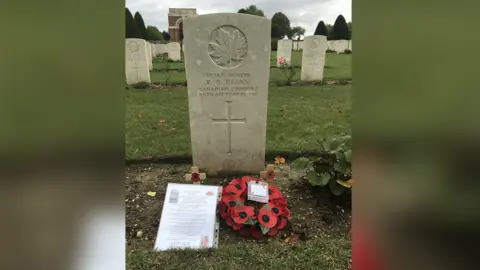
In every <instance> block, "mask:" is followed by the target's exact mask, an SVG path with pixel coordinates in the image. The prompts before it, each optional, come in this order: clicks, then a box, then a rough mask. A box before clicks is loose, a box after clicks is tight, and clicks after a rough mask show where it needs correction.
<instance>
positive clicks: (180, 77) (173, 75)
mask: <svg viewBox="0 0 480 270" xmlns="http://www.w3.org/2000/svg"><path fill="white" fill-rule="evenodd" d="M276 55H277V54H276V52H273V53H272V55H271V58H270V62H271V63H270V66H271V67H276V58H277V57H276ZM351 61H352V56H351V55H349V54H336V53H327V56H326V59H325V71H324V77H325V79H351V78H352V70H351ZM292 64H293V65H294V66H301V64H302V52H296V51H294V52H292ZM153 68H154V69H158V70H162V71H152V72H150V77H151V81H152V83H154V84H166V82H168V83H171V84H181V83H185V82H186V80H187V79H186V77H185V71H184V69H185V66H184V63H183V62H171V63H169V62H157V63H154V64H153ZM167 68H168V69H181V70H180V71H177V70H170V71H169V72H165V71H164V70H165V69H167ZM295 70H296V75H295V77H294V79H293V80H294V81H298V80H300V72H301V69H300V68H296V69H295ZM285 81H286V78H285V76H284V75H283V71H282V70H281V69H277V68H272V69H270V82H285Z"/></svg>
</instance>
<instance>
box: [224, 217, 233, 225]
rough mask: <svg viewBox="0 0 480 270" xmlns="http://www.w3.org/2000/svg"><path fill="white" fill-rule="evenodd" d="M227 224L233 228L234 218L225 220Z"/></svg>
mask: <svg viewBox="0 0 480 270" xmlns="http://www.w3.org/2000/svg"><path fill="white" fill-rule="evenodd" d="M225 222H226V223H227V225H228V226H229V227H232V226H233V219H232V217H230V216H228V217H227V218H225Z"/></svg>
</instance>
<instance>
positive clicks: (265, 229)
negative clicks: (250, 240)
mask: <svg viewBox="0 0 480 270" xmlns="http://www.w3.org/2000/svg"><path fill="white" fill-rule="evenodd" d="M260 229H261V230H262V233H263V234H266V233H267V232H268V231H269V230H270V229H269V228H267V227H263V226H262V225H260Z"/></svg>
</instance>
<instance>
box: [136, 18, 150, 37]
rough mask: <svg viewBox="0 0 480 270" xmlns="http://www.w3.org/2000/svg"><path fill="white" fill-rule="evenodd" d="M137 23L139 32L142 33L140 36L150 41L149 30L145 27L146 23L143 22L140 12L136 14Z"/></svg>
mask: <svg viewBox="0 0 480 270" xmlns="http://www.w3.org/2000/svg"><path fill="white" fill-rule="evenodd" d="M134 18H135V22H136V23H137V27H138V31H139V32H140V35H141V36H142V38H143V39H145V40H147V39H149V36H148V33H147V28H146V27H145V22H144V21H143V18H142V15H141V14H140V12H138V11H137V12H135V16H134Z"/></svg>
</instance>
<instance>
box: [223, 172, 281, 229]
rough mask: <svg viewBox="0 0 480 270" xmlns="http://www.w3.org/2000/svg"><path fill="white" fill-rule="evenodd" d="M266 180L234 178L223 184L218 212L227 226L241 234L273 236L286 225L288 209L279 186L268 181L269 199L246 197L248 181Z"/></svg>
mask: <svg viewBox="0 0 480 270" xmlns="http://www.w3.org/2000/svg"><path fill="white" fill-rule="evenodd" d="M249 181H254V182H265V181H263V180H261V179H259V178H255V177H250V176H243V177H242V178H235V179H233V180H232V182H231V183H230V184H228V185H226V186H225V187H224V188H223V192H222V200H221V201H220V206H219V212H220V216H221V217H222V218H223V219H224V220H225V222H226V223H227V225H228V226H230V227H232V228H233V229H234V230H236V231H238V232H239V233H240V234H241V235H243V236H253V237H255V238H261V237H263V236H266V235H268V236H274V235H276V234H277V233H278V231H279V230H282V229H283V228H285V226H286V225H287V221H288V219H289V218H290V210H289V209H288V204H287V201H286V200H285V198H284V197H283V196H282V193H281V192H280V190H279V189H278V188H277V187H275V186H271V185H268V203H259V202H255V201H250V200H247V192H248V191H247V189H248V188H247V187H248V182H249Z"/></svg>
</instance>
